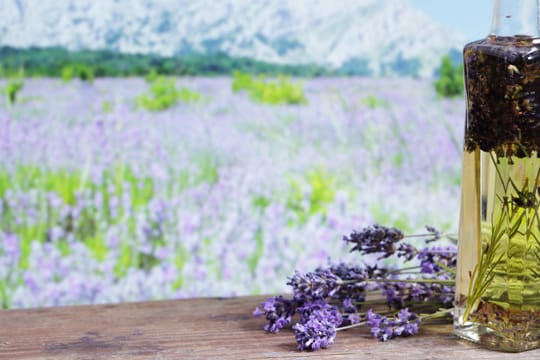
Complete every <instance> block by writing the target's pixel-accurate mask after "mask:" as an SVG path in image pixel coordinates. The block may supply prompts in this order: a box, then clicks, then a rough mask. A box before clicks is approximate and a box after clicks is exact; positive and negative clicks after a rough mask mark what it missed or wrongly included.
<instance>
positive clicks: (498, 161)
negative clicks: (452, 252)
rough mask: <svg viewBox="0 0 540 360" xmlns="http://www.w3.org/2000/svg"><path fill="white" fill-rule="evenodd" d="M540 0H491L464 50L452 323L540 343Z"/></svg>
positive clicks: (529, 344)
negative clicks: (482, 33)
mask: <svg viewBox="0 0 540 360" xmlns="http://www.w3.org/2000/svg"><path fill="white" fill-rule="evenodd" d="M539 2H540V0H495V1H494V16H493V22H492V31H491V34H490V35H489V36H487V38H485V39H483V40H479V41H475V42H472V43H470V44H468V45H466V46H465V48H464V51H463V55H464V56H463V57H464V68H465V88H466V93H467V118H466V125H465V144H464V151H463V173H462V194H461V214H460V227H459V243H458V264H457V273H456V299H455V305H456V311H455V313H454V329H455V333H456V334H457V335H458V336H460V337H461V338H464V339H467V340H470V341H474V342H477V343H479V344H481V345H484V346H486V347H489V348H493V349H496V350H501V351H510V352H518V351H524V350H528V349H532V348H537V347H540V210H539V209H540V33H539Z"/></svg>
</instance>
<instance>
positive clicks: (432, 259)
mask: <svg viewBox="0 0 540 360" xmlns="http://www.w3.org/2000/svg"><path fill="white" fill-rule="evenodd" d="M417 259H418V260H420V271H421V272H423V273H425V274H434V273H438V272H440V271H441V270H443V268H442V267H441V266H440V264H442V265H444V266H445V267H447V268H455V267H456V264H457V249H456V248H455V247H454V246H446V247H441V246H432V247H426V248H424V249H422V250H420V251H419V252H418V255H417Z"/></svg>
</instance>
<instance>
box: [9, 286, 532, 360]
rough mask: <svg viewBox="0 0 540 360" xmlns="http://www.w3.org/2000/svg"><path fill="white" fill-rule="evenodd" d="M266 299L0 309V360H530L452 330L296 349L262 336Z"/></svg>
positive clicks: (357, 333) (348, 336)
mask: <svg viewBox="0 0 540 360" xmlns="http://www.w3.org/2000/svg"><path fill="white" fill-rule="evenodd" d="M264 299H265V297H260V296H259V297H242V298H233V299H190V300H175V301H156V302H144V303H128V304H119V305H99V306H74V307H63V308H48V309H30V310H7V311H1V312H0V359H2V360H3V359H6V360H16V359H55V360H63V359H88V360H90V359H223V360H225V359H235V360H236V359H283V358H285V359H303V358H313V359H315V358H317V359H395V360H402V359H432V360H435V359H452V360H461V359H531V358H538V357H540V350H535V351H528V352H524V353H520V354H506V353H498V352H492V351H488V350H484V349H479V348H477V347H475V346H474V345H471V344H469V343H466V342H463V341H461V340H458V339H457V338H456V337H454V335H453V334H452V329H451V326H449V325H438V326H430V327H425V328H423V329H422V330H421V331H420V333H419V334H418V335H417V336H414V337H410V338H403V339H395V340H392V341H389V342H385V343H382V342H379V341H377V340H376V339H374V338H372V337H371V335H370V334H369V331H367V329H354V330H348V331H345V332H339V333H338V336H337V338H336V342H335V344H334V345H333V346H332V347H331V348H329V349H326V350H320V351H317V352H298V351H296V350H295V341H294V335H293V333H292V330H290V329H285V330H282V332H281V333H279V334H266V333H264V331H263V330H262V326H263V324H264V320H263V319H256V318H253V317H252V315H251V313H252V311H253V309H254V308H255V307H256V306H258V304H259V303H260V302H261V301H263V300H264Z"/></svg>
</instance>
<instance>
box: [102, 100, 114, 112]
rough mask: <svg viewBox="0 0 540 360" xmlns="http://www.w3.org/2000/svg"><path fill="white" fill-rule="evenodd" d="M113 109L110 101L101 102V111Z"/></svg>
mask: <svg viewBox="0 0 540 360" xmlns="http://www.w3.org/2000/svg"><path fill="white" fill-rule="evenodd" d="M113 110H114V106H113V103H112V102H110V101H109V100H105V101H103V103H102V104H101V111H103V112H104V113H110V112H112V111H113Z"/></svg>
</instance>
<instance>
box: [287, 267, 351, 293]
mask: <svg viewBox="0 0 540 360" xmlns="http://www.w3.org/2000/svg"><path fill="white" fill-rule="evenodd" d="M341 282H342V281H341V279H340V278H339V277H337V276H336V275H335V274H333V273H332V272H331V271H330V270H328V269H326V270H319V271H316V272H312V273H307V274H301V273H300V272H298V271H296V272H295V273H294V275H293V276H292V277H290V278H289V281H288V282H287V285H290V286H291V287H292V288H293V291H294V297H295V298H296V299H301V300H312V299H324V298H327V297H330V296H333V295H334V294H335V293H336V292H337V291H338V290H339V288H340V285H341Z"/></svg>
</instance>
